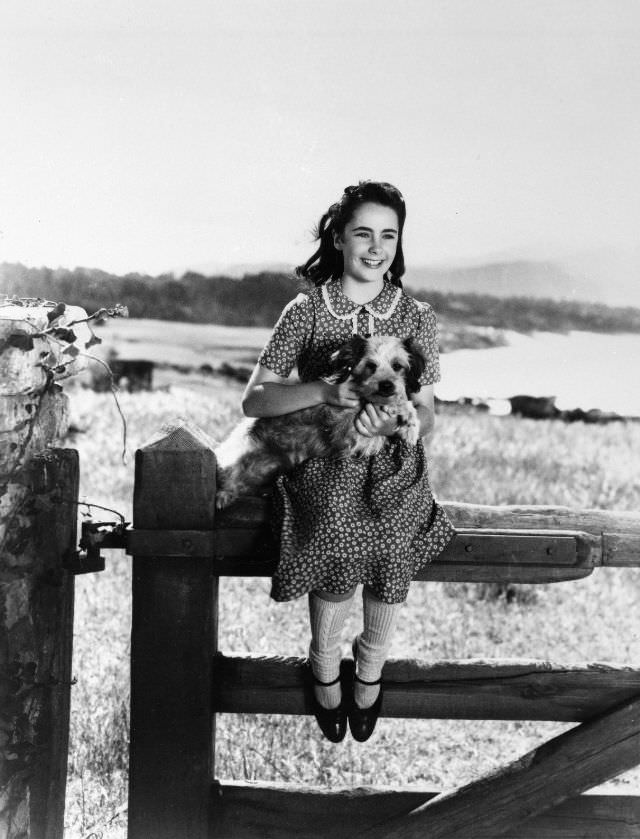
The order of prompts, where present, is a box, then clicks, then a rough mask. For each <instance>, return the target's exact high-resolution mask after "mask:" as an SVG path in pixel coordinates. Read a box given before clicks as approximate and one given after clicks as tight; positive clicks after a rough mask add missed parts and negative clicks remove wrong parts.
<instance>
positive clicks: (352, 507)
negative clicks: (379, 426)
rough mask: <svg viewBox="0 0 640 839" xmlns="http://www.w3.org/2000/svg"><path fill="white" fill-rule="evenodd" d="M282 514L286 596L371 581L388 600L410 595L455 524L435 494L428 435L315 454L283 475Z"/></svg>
mask: <svg viewBox="0 0 640 839" xmlns="http://www.w3.org/2000/svg"><path fill="white" fill-rule="evenodd" d="M275 514H276V515H275V518H276V524H277V527H278V530H279V537H280V558H279V561H278V564H277V567H276V570H275V573H274V575H273V581H272V589H271V597H272V598H273V599H274V600H278V601H285V600H293V599H295V598H297V597H300V596H302V595H303V594H306V593H307V592H309V591H311V590H313V589H321V590H323V591H328V592H332V593H333V594H345V593H346V592H348V591H349V590H350V589H352V588H354V586H356V585H357V584H358V583H364V584H366V585H367V586H368V588H369V589H370V590H371V591H373V593H374V594H375V595H376V596H377V597H378V598H379V599H380V600H382V601H384V602H385V603H402V602H403V601H404V600H406V598H407V593H408V591H409V585H410V583H411V580H412V579H413V577H414V576H415V574H416V572H417V571H418V570H419V569H420V568H422V567H423V566H424V565H426V564H427V563H429V562H431V561H432V560H433V559H435V558H436V557H437V556H438V555H439V554H441V553H442V551H443V550H444V548H445V547H446V546H447V544H448V543H449V541H450V540H451V538H452V536H453V535H454V532H455V531H454V528H453V526H452V524H451V522H450V521H449V519H448V517H447V515H446V513H445V511H444V509H443V508H442V507H441V506H440V505H439V504H438V503H437V502H436V501H435V500H434V498H433V494H432V492H431V487H430V485H429V476H428V470H427V460H426V456H425V451H424V447H423V445H422V442H421V441H420V442H419V443H418V444H417V445H414V446H409V445H408V444H407V443H405V442H404V441H401V440H394V439H390V440H389V441H388V443H387V445H386V446H385V448H384V449H383V450H382V451H380V452H379V453H378V454H376V455H373V456H371V457H368V458H343V459H329V458H312V459H311V460H307V461H305V462H304V463H302V464H301V465H300V466H298V467H297V468H296V469H295V470H294V471H293V472H291V473H289V474H288V475H281V476H280V477H279V479H278V482H277V485H276V492H275Z"/></svg>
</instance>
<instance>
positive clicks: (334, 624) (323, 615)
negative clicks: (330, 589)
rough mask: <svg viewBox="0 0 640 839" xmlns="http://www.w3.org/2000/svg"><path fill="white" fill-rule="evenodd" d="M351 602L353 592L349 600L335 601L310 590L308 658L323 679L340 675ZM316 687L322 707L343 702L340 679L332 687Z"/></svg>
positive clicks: (317, 674)
mask: <svg viewBox="0 0 640 839" xmlns="http://www.w3.org/2000/svg"><path fill="white" fill-rule="evenodd" d="M352 603H353V596H351V597H350V598H349V599H348V600H338V601H332V600H324V599H323V598H321V597H318V595H317V594H314V593H313V592H310V594H309V617H310V618H311V644H310V645H309V661H310V662H311V671H312V672H313V675H314V676H315V677H316V679H319V680H320V681H321V682H332V681H333V680H334V679H337V678H338V676H339V675H340V658H341V656H340V636H341V634H342V629H343V627H344V624H345V621H346V619H347V617H348V615H349V612H350V611H351V604H352ZM313 689H314V691H315V695H316V698H317V700H318V702H319V703H320V704H321V705H322V707H323V708H337V707H338V705H339V704H340V699H341V698H342V689H341V687H340V682H337V683H336V684H335V685H332V686H331V687H322V686H320V685H314V688H313Z"/></svg>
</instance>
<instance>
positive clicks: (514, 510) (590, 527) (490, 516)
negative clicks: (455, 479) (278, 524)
mask: <svg viewBox="0 0 640 839" xmlns="http://www.w3.org/2000/svg"><path fill="white" fill-rule="evenodd" d="M443 507H444V508H445V510H446V511H447V513H448V514H449V516H450V518H451V521H452V522H453V524H454V526H455V527H456V529H461V528H471V529H479V530H485V531H491V530H568V531H571V530H573V531H580V532H584V533H590V534H591V535H592V536H596V537H598V538H599V539H601V540H602V551H603V555H604V558H605V560H604V562H603V564H606V565H619V566H638V565H640V551H639V550H638V537H640V515H639V514H638V513H626V512H618V511H615V510H591V509H585V510H576V509H571V508H569V507H551V506H524V505H522V506H516V505H512V506H502V507H494V506H488V505H479V504H458V503H453V502H444V503H443ZM269 511H270V501H269V498H268V497H251V498H249V497H247V498H241V499H239V500H238V501H237V502H236V503H235V504H233V505H232V506H230V507H229V508H228V509H226V510H224V512H223V513H222V514H221V515H220V516H219V525H220V526H221V527H224V528H233V527H241V528H242V527H254V528H259V527H260V526H262V525H263V524H266V523H267V522H268V521H269V514H270V513H269Z"/></svg>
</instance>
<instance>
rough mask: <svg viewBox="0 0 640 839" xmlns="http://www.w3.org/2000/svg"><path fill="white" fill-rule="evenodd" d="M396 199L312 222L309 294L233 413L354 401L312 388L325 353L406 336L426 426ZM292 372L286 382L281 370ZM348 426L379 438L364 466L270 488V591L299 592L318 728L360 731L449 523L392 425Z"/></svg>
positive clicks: (321, 463)
mask: <svg viewBox="0 0 640 839" xmlns="http://www.w3.org/2000/svg"><path fill="white" fill-rule="evenodd" d="M405 215H406V211H405V204H404V200H403V198H402V195H401V194H400V192H399V191H398V190H397V189H396V188H395V187H393V186H391V185H390V184H387V183H380V182H374V181H361V182H360V183H359V184H358V186H349V187H347V188H346V189H345V191H344V194H343V195H342V197H341V198H340V200H339V201H338V202H337V203H335V204H332V205H331V207H329V209H328V211H327V212H326V213H325V214H324V215H323V216H322V218H321V219H320V222H319V224H318V228H317V239H318V240H319V242H320V244H319V247H318V250H317V251H316V252H315V253H314V254H313V256H311V258H310V259H309V260H308V261H307V262H306V263H305V264H304V265H302V266H299V267H298V268H297V269H296V274H297V276H298V277H300V278H304V279H306V280H308V281H310V282H311V283H313V285H314V286H315V288H314V289H313V291H311V292H310V293H309V294H300V295H298V297H297V298H296V299H295V300H293V301H292V302H291V303H289V304H288V305H287V306H286V307H285V309H284V311H283V312H282V315H281V317H280V319H279V320H278V322H277V324H276V326H275V328H274V331H273V334H272V336H271V338H270V339H269V341H268V343H267V345H266V346H265V348H264V349H263V351H262V353H261V354H260V357H259V359H258V364H257V365H256V368H255V370H254V371H253V374H252V376H251V379H250V380H249V384H248V385H247V389H246V391H245V394H244V397H243V402H242V407H243V410H244V412H245V414H246V415H247V416H249V417H267V416H278V415H281V414H287V413H290V412H291V411H296V410H298V409H300V408H306V407H309V406H311V405H317V404H320V403H323V402H326V403H329V404H331V405H337V406H342V407H345V408H347V407H351V408H354V407H358V406H359V404H360V403H359V399H358V398H357V396H356V394H355V392H354V389H353V385H352V384H351V383H350V382H349V381H347V382H344V383H341V384H329V383H327V382H326V381H324V380H323V378H322V377H323V375H326V373H327V370H328V359H329V357H330V356H331V354H332V353H333V352H334V351H335V350H336V349H337V348H338V347H339V346H341V345H342V344H343V343H345V342H346V341H348V340H349V338H350V337H351V336H352V335H355V334H360V335H365V334H379V335H395V336H397V337H399V338H407V337H409V336H413V337H414V338H415V339H416V340H417V341H418V343H420V344H421V345H422V347H423V349H424V350H425V352H426V356H427V364H426V368H425V372H424V374H423V376H422V378H421V380H420V381H421V385H422V387H421V389H420V391H419V392H418V393H417V394H416V395H415V396H414V397H413V402H414V404H415V405H416V408H417V411H418V416H419V419H420V429H421V434H422V435H423V436H428V435H429V434H430V433H431V431H432V429H433V421H434V409H433V383H434V382H436V381H438V379H439V363H438V348H437V336H436V321H435V316H434V313H433V310H432V309H431V307H430V306H429V305H428V304H424V303H423V304H421V303H418V302H417V301H415V300H413V299H412V298H411V297H408V296H407V295H406V294H404V292H403V291H402V283H401V280H400V278H401V277H402V275H403V273H404V256H403V253H402V230H403V227H404V221H405ZM294 368H297V371H298V376H299V381H298V382H296V383H292V382H291V381H290V380H289V376H290V374H291V372H292V371H293V369H294ZM355 425H356V428H357V429H358V431H359V432H360V433H361V434H364V435H366V436H373V435H378V434H379V435H383V436H385V437H387V438H388V440H387V442H386V444H385V446H384V448H383V449H382V451H381V452H380V453H379V454H377V455H374V456H372V457H369V458H344V459H329V458H312V459H310V460H307V461H306V462H305V463H302V464H301V465H300V466H298V467H296V469H295V470H294V471H293V472H292V473H289V474H288V475H286V476H281V477H280V478H279V479H278V482H277V490H276V506H277V511H278V517H279V523H280V530H281V548H280V559H279V562H278V565H277V568H276V571H275V573H274V576H273V584H272V590H271V596H272V597H273V598H274V599H275V600H277V601H285V600H291V599H293V598H296V597H300V596H301V595H303V594H307V593H308V596H309V613H310V619H311V644H310V647H309V662H308V664H309V671H308V674H309V684H308V692H309V700H310V703H311V707H312V710H313V712H314V714H315V717H316V719H317V721H318V723H319V725H320V728H321V730H322V732H323V734H324V735H325V736H326V737H327V738H328V739H329V740H332V741H333V742H339V741H340V740H342V739H343V738H344V735H345V732H346V727H347V719H348V722H349V727H350V729H351V733H352V735H353V737H354V738H355V739H356V740H360V741H364V740H366V739H368V737H369V736H370V735H371V733H372V731H373V729H374V726H375V724H376V720H377V717H378V714H379V711H380V704H381V700H382V690H381V684H380V676H381V672H382V666H383V664H384V662H385V659H386V656H387V651H388V649H389V645H390V642H391V637H392V633H393V630H394V626H395V622H396V617H397V614H398V611H399V609H400V606H401V604H402V603H403V602H404V601H405V600H406V597H407V592H408V589H409V583H410V582H411V579H412V578H413V576H414V575H415V572H416V571H417V570H418V569H419V568H420V567H422V566H423V565H425V564H426V563H427V562H429V561H431V560H432V559H434V558H435V557H436V556H438V554H440V553H441V551H442V550H443V549H444V548H445V546H446V545H447V543H448V542H449V540H450V539H451V536H452V535H453V528H452V526H451V524H450V522H449V521H448V519H447V517H446V515H445V513H444V510H443V509H442V507H440V506H439V505H438V504H437V503H436V502H435V501H434V498H433V495H432V493H431V488H430V486H429V478H428V474H427V464H426V459H425V451H424V447H423V444H422V441H420V442H419V443H418V444H417V445H415V446H409V445H407V444H406V443H405V442H402V441H400V440H398V439H397V438H393V437H391V436H389V435H392V434H393V432H394V429H395V418H392V417H389V416H388V415H387V414H385V413H384V411H382V410H381V409H379V408H378V407H376V406H373V405H370V404H367V405H365V406H364V407H363V408H362V410H361V411H360V412H359V414H358V415H357V417H356V420H355ZM358 583H363V584H364V589H363V604H364V629H363V632H362V633H361V634H360V635H358V636H357V637H356V639H355V640H354V643H353V652H354V660H355V662H356V670H355V678H354V682H353V685H345V684H341V679H340V636H341V630H342V628H343V626H344V623H345V620H346V618H347V616H348V614H349V611H350V609H351V604H352V601H353V598H354V594H355V590H356V586H357V584H358Z"/></svg>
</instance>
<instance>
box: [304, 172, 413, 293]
mask: <svg viewBox="0 0 640 839" xmlns="http://www.w3.org/2000/svg"><path fill="white" fill-rule="evenodd" d="M368 203H371V204H381V205H382V206H383V207H391V209H392V210H395V213H396V215H397V216H398V245H397V248H396V256H395V259H394V260H393V262H392V263H391V266H390V267H389V270H388V271H387V273H386V275H385V276H386V277H387V279H389V280H390V282H392V283H393V285H395V286H398V287H399V288H402V282H401V279H400V278H401V277H402V275H403V274H404V254H403V252H402V230H403V228H404V221H405V218H406V216H407V210H406V207H405V204H404V198H403V197H402V194H401V193H400V191H399V190H398V189H396V188H395V186H392V185H391V184H388V183H385V182H383V181H360V182H359V183H358V185H357V186H348V187H346V189H345V191H344V192H343V194H342V198H340V200H339V201H337V202H336V203H335V204H332V205H331V206H330V207H329V209H328V210H327V212H326V213H325V214H324V215H323V216H322V217H321V219H320V221H319V222H318V226H317V227H316V229H315V231H314V235H315V239H316V240H317V241H319V242H320V245H319V246H318V250H317V251H316V252H315V253H314V254H313V256H311V257H310V258H309V259H308V260H307V261H306V262H305V263H304V265H298V267H297V268H296V269H295V273H296V276H297V277H299V278H300V279H304V280H307V281H308V282H311V283H313V285H315V286H320V285H323V283H326V282H327V281H328V280H333V279H339V278H340V277H341V276H342V273H343V271H344V260H343V257H342V252H341V251H339V250H337V249H336V247H335V245H334V242H333V234H334V233H337V234H338V235H339V236H340V235H342V233H343V232H344V228H345V226H346V225H347V224H348V223H349V222H350V221H351V219H352V218H353V214H354V213H355V211H356V210H357V209H358V207H359V206H360V205H362V204H368Z"/></svg>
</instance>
